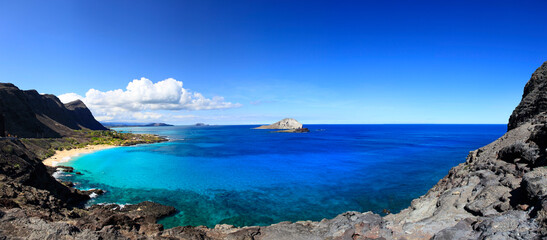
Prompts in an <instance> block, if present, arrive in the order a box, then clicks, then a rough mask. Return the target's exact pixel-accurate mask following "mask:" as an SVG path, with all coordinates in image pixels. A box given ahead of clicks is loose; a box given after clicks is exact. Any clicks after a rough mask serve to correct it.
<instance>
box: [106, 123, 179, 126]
mask: <svg viewBox="0 0 547 240" xmlns="http://www.w3.org/2000/svg"><path fill="white" fill-rule="evenodd" d="M102 124H103V125H104V126H107V127H167V126H173V125H171V124H167V123H122V122H103V123H102Z"/></svg>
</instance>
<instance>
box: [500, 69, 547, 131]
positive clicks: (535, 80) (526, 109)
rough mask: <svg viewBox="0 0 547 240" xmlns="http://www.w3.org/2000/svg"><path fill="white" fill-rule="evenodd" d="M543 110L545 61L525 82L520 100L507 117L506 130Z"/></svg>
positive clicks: (545, 109)
mask: <svg viewBox="0 0 547 240" xmlns="http://www.w3.org/2000/svg"><path fill="white" fill-rule="evenodd" d="M543 112H547V62H544V63H543V65H541V67H539V68H538V69H537V70H536V71H535V72H534V73H533V74H532V77H531V78H530V80H529V81H528V83H526V86H525V87H524V93H523V94H522V100H521V102H520V104H519V105H518V106H517V107H516V108H515V110H514V111H513V114H511V117H509V124H508V125H507V130H511V129H514V128H516V127H518V126H520V125H522V124H523V123H525V122H527V121H529V120H531V119H533V118H534V117H536V116H537V115H538V114H540V113H543Z"/></svg>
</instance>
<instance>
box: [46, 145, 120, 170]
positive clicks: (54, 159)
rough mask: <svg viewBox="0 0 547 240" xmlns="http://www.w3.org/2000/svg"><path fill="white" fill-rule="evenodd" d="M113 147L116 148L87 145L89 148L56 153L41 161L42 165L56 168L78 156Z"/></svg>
mask: <svg viewBox="0 0 547 240" xmlns="http://www.w3.org/2000/svg"><path fill="white" fill-rule="evenodd" d="M113 147H116V146H112V145H106V144H102V145H89V146H86V147H84V148H76V149H70V150H62V151H56V152H55V155H53V156H51V157H49V158H46V159H45V160H44V161H43V163H44V165H47V166H51V167H55V166H57V165H59V164H61V163H65V162H68V161H70V160H71V159H72V158H73V157H76V156H78V155H80V154H85V153H92V152H95V151H99V150H103V149H108V148H113Z"/></svg>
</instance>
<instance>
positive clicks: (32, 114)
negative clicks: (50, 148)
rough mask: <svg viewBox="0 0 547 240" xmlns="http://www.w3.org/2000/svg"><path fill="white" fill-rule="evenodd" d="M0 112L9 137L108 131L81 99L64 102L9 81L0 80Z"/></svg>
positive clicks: (55, 136) (53, 96)
mask: <svg viewBox="0 0 547 240" xmlns="http://www.w3.org/2000/svg"><path fill="white" fill-rule="evenodd" d="M0 114H2V115H3V116H4V122H5V131H6V132H7V133H8V134H9V135H11V136H18V137H25V138H59V137H66V136H71V135H73V134H74V131H73V130H81V129H90V130H107V128H105V127H104V126H103V125H102V124H100V123H99V122H98V121H97V120H95V118H94V117H93V115H92V113H91V111H89V109H88V108H87V107H86V106H85V104H84V103H83V102H81V101H74V102H71V103H68V104H67V105H65V104H63V103H61V101H60V100H59V98H57V97H56V96H55V95H51V94H43V95H42V94H39V93H38V92H37V91H36V90H21V89H19V88H18V87H16V86H15V85H13V84H11V83H0Z"/></svg>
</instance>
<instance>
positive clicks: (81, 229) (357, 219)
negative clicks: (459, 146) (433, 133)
mask: <svg viewBox="0 0 547 240" xmlns="http://www.w3.org/2000/svg"><path fill="white" fill-rule="evenodd" d="M546 76H547V62H546V63H544V64H543V65H542V66H541V67H540V68H538V70H537V71H536V72H535V73H534V74H533V75H532V78H531V80H530V81H529V82H528V84H526V88H525V91H524V95H523V100H522V102H521V104H519V106H518V107H517V108H516V109H515V111H514V112H513V115H512V116H511V119H510V122H509V124H508V129H509V131H508V132H507V133H506V134H505V135H503V136H502V137H501V138H499V139H498V140H496V141H494V142H492V143H490V144H489V145H487V146H484V147H482V148H480V149H477V150H475V151H472V152H470V154H469V156H468V157H467V160H466V162H464V163H462V164H460V165H458V166H456V167H454V168H452V169H451V170H450V172H449V173H448V175H447V176H445V177H444V178H443V179H441V180H440V181H439V182H438V183H437V184H436V185H435V186H434V187H433V188H431V189H430V190H429V192H428V193H427V194H425V195H424V196H422V197H420V198H418V199H415V200H414V201H412V204H411V206H410V207H409V208H407V209H405V210H403V211H401V212H400V213H398V214H391V215H388V216H385V217H381V216H379V215H377V214H373V213H370V212H368V213H358V212H346V213H343V214H340V215H338V216H337V217H335V218H333V219H328V220H327V219H325V220H322V221H320V222H314V221H302V222H296V223H290V222H282V223H278V224H273V225H270V226H264V227H258V226H254V227H243V228H235V227H233V226H229V225H217V226H216V227H215V228H213V229H210V228H206V227H175V228H172V229H167V230H164V229H163V226H162V225H160V224H157V223H156V220H157V219H158V218H161V217H163V216H167V215H169V214H172V213H173V212H174V211H175V209H173V208H171V207H167V206H163V205H160V204H157V203H151V202H144V203H140V204H137V205H129V206H124V207H122V206H118V205H95V206H92V207H90V208H82V206H81V205H80V204H81V203H82V201H85V200H86V199H88V196H87V195H86V194H84V193H82V192H80V191H78V190H75V189H72V188H69V187H66V186H64V185H62V184H60V183H58V182H57V181H56V180H55V179H54V178H53V177H51V176H50V175H49V174H47V171H46V168H45V167H44V165H43V164H42V163H41V162H40V160H39V158H37V157H36V156H35V154H34V153H33V152H31V151H29V150H28V149H27V148H26V147H25V145H24V144H22V143H21V142H20V141H19V140H17V139H1V140H0V150H1V151H0V164H1V165H0V239H2V238H5V239H59V238H62V239H545V237H546V236H547V152H546V149H547V112H546V111H547V78H546Z"/></svg>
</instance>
